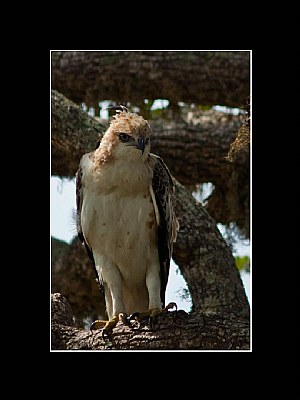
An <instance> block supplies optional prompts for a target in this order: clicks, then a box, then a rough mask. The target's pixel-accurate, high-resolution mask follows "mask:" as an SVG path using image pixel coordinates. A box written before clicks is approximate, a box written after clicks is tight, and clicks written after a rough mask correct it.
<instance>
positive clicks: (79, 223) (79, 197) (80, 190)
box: [76, 165, 95, 266]
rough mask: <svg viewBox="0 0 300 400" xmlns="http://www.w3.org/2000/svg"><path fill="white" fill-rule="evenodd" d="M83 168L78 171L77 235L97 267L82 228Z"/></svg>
mask: <svg viewBox="0 0 300 400" xmlns="http://www.w3.org/2000/svg"><path fill="white" fill-rule="evenodd" d="M81 179H82V168H81V166H80V165H79V168H78V171H77V172H76V228H77V234H78V237H79V239H80V241H81V243H84V245H85V248H86V251H87V253H88V256H89V258H90V259H91V260H92V262H93V265H94V266H95V260H94V256H93V252H92V249H91V248H90V246H89V245H88V244H87V242H86V240H85V239H84V236H83V232H82V228H81V207H82V184H81Z"/></svg>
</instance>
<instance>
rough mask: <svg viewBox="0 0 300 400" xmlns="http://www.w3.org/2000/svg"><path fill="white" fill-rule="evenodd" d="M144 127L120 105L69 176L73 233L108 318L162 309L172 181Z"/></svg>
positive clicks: (173, 223)
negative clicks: (72, 187)
mask: <svg viewBox="0 0 300 400" xmlns="http://www.w3.org/2000/svg"><path fill="white" fill-rule="evenodd" d="M150 134H151V128H150V126H149V124H148V122H147V121H146V120H144V119H143V118H142V117H141V116H138V115H137V114H134V113H131V112H128V110H127V109H126V108H123V109H122V111H121V112H119V113H117V114H116V115H115V116H114V118H113V119H112V121H111V124H110V126H109V128H108V130H107V131H106V133H105V135H104V136H103V138H102V140H101V143H100V146H99V147H98V148H97V149H96V150H95V151H93V152H91V153H87V154H85V155H84V156H83V157H82V159H81V161H80V166H79V169H78V171H77V174H76V197H77V198H76V200H77V231H78V235H79V238H80V240H81V241H82V243H84V245H85V247H86V250H87V252H88V255H89V257H90V258H91V259H92V261H93V263H94V265H95V268H96V271H97V273H98V276H99V281H100V283H101V284H102V285H103V287H104V293H105V301H106V308H107V313H108V316H109V319H110V320H112V319H113V318H115V317H117V316H118V315H119V314H120V313H124V314H127V315H128V314H131V313H133V312H143V311H144V310H147V309H161V308H162V307H163V306H164V302H165V290H166V285H167V281H168V275H169V267H170V259H171V256H172V250H173V242H175V240H176V236H177V231H178V229H179V225H178V222H177V219H176V217H175V212H174V206H173V195H174V185H173V181H172V177H171V175H170V172H169V170H168V168H167V167H166V165H165V164H164V162H163V160H162V159H161V158H160V157H158V156H156V155H154V154H152V153H150V152H149V151H150Z"/></svg>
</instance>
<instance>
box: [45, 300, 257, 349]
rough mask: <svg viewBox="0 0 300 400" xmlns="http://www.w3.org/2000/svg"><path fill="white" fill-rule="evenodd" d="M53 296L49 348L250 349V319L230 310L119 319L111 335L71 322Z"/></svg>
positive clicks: (69, 312)
mask: <svg viewBox="0 0 300 400" xmlns="http://www.w3.org/2000/svg"><path fill="white" fill-rule="evenodd" d="M51 297H52V298H51V300H52V331H51V349H52V350H250V326H249V321H248V320H245V319H242V318H236V317H235V316H234V315H231V314H226V315H225V314H224V313H221V314H218V313H211V312H203V313H192V314H187V313H185V312H184V311H182V310H180V311H177V312H176V311H175V312H167V313H165V314H161V315H159V316H158V317H156V319H155V321H154V323H153V326H152V327H149V324H148V323H147V321H146V322H145V323H141V325H140V327H139V329H138V330H133V329H131V328H129V327H127V326H125V325H123V324H122V323H118V325H117V326H116V328H115V329H114V331H113V334H112V335H111V336H110V337H107V338H102V336H101V332H100V331H93V332H91V331H87V330H84V329H78V328H76V327H75V326H74V322H73V318H72V317H73V316H72V310H71V307H70V305H69V304H68V302H67V300H66V299H65V298H64V297H63V296H62V295H61V294H59V293H55V294H53V295H52V296H51Z"/></svg>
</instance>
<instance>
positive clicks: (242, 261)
mask: <svg viewBox="0 0 300 400" xmlns="http://www.w3.org/2000/svg"><path fill="white" fill-rule="evenodd" d="M235 264H236V266H237V269H238V270H239V271H240V272H241V271H245V272H250V258H249V257H248V256H242V257H240V256H236V257H235Z"/></svg>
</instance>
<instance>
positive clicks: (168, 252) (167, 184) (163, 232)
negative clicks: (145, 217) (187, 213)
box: [149, 153, 179, 304]
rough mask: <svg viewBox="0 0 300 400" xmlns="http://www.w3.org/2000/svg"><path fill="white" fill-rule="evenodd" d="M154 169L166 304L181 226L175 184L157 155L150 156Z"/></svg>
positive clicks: (162, 289) (154, 190)
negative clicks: (172, 260)
mask: <svg viewBox="0 0 300 400" xmlns="http://www.w3.org/2000/svg"><path fill="white" fill-rule="evenodd" d="M149 162H150V165H151V166H152V168H153V178H152V189H153V192H154V195H155V200H156V203H155V208H156V209H157V210H158V212H159V222H158V253H159V261H160V274H161V300H162V303H163V304H164V303H165V292H166V286H167V282H168V277H169V270H170V260H171V257H172V252H173V243H174V242H175V241H176V237H177V231H178V230H179V224H178V221H177V219H176V216H175V211H174V204H173V202H174V197H173V196H174V191H175V188H174V183H173V179H172V176H171V174H170V171H169V169H168V167H167V166H166V165H165V163H164V162H163V160H162V159H161V158H160V157H158V156H156V155H155V154H152V153H150V154H149Z"/></svg>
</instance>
